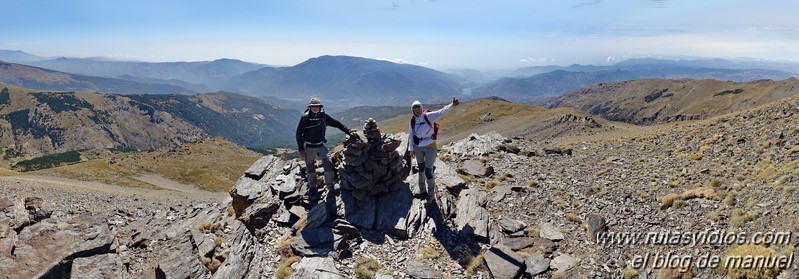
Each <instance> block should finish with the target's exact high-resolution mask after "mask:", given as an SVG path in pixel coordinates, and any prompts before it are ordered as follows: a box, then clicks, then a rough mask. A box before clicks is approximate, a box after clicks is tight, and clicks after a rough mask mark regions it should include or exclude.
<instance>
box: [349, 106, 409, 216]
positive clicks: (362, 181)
mask: <svg viewBox="0 0 799 279" xmlns="http://www.w3.org/2000/svg"><path fill="white" fill-rule="evenodd" d="M363 133H364V135H365V136H366V142H364V141H363V140H362V139H361V138H360V137H350V138H349V139H347V141H346V142H345V143H344V145H345V147H344V150H343V151H342V152H341V153H340V154H342V155H341V156H342V159H341V164H340V165H339V167H338V173H339V177H341V182H340V184H341V188H342V189H344V190H350V191H352V194H353V196H355V198H357V199H358V200H364V199H366V198H367V197H369V196H374V195H376V194H379V193H382V192H387V191H388V189H389V187H388V186H390V185H392V184H394V183H396V182H397V181H401V180H404V179H405V177H403V176H404V175H403V174H404V173H406V172H404V171H403V168H405V167H408V166H403V165H402V157H401V156H400V154H399V153H398V152H397V147H399V146H400V145H401V144H402V140H401V139H399V138H398V137H396V136H392V135H383V134H381V133H380V129H379V127H377V123H375V121H374V119H372V118H369V120H367V121H366V124H364V127H363Z"/></svg>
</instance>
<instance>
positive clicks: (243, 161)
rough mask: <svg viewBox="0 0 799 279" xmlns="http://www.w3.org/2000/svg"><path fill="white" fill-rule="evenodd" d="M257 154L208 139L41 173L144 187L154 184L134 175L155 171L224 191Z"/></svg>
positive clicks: (153, 186) (184, 181)
mask: <svg viewBox="0 0 799 279" xmlns="http://www.w3.org/2000/svg"><path fill="white" fill-rule="evenodd" d="M260 157H261V156H259V155H258V154H256V153H254V152H251V151H248V150H246V149H244V148H242V147H240V146H238V145H236V144H234V143H232V142H230V141H227V140H225V139H221V138H212V139H208V140H204V141H201V142H197V143H188V144H184V145H181V146H179V147H174V148H169V149H163V150H159V151H153V152H144V153H133V154H131V153H121V154H116V155H113V156H111V157H108V158H100V159H95V160H90V161H87V162H83V163H80V164H74V165H69V166H62V167H59V168H53V169H48V170H44V171H42V172H43V173H45V174H56V175H60V176H65V177H69V178H73V179H78V180H86V181H101V182H104V183H109V184H116V185H124V186H132V187H144V188H158V187H157V186H155V185H152V184H150V183H147V182H144V181H141V180H139V179H138V178H139V177H140V176H142V175H147V174H156V175H159V176H161V177H164V178H167V179H171V180H174V181H177V182H180V183H184V184H189V185H196V186H198V187H199V188H201V189H204V190H208V191H228V190H230V188H231V187H233V184H234V183H235V182H236V180H238V178H239V177H240V176H241V174H242V173H243V172H244V171H245V170H246V169H247V168H249V166H250V165H251V164H252V163H253V162H255V161H256V160H258V159H259V158H260Z"/></svg>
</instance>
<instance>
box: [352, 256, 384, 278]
mask: <svg viewBox="0 0 799 279" xmlns="http://www.w3.org/2000/svg"><path fill="white" fill-rule="evenodd" d="M354 269H355V277H356V278H359V279H368V278H372V277H373V276H374V275H375V272H377V271H378V270H380V262H378V261H377V260H375V259H372V258H359V259H357V260H355V267H354Z"/></svg>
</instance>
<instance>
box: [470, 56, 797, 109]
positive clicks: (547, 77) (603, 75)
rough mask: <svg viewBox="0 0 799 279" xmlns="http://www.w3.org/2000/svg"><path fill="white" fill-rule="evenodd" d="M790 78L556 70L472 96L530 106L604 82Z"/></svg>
mask: <svg viewBox="0 0 799 279" xmlns="http://www.w3.org/2000/svg"><path fill="white" fill-rule="evenodd" d="M789 77H791V74H790V73H788V72H783V71H777V70H763V69H710V68H691V67H669V66H657V65H655V66H653V65H635V66H630V67H624V68H612V69H608V70H599V71H591V72H572V71H567V70H556V71H553V72H548V73H542V74H537V75H533V76H530V77H526V78H502V79H499V80H496V81H493V82H489V83H487V84H485V85H482V86H480V87H478V88H476V89H475V90H474V91H473V95H474V96H492V95H497V96H502V97H505V98H507V99H509V100H513V101H518V102H533V101H536V100H540V99H543V98H547V97H554V96H559V95H561V94H563V93H566V92H568V91H571V90H575V89H578V88H582V87H586V86H591V85H594V84H598V83H603V82H616V81H624V80H636V79H644V78H663V79H683V78H692V79H717V80H732V81H752V80H760V79H773V80H782V79H786V78H789Z"/></svg>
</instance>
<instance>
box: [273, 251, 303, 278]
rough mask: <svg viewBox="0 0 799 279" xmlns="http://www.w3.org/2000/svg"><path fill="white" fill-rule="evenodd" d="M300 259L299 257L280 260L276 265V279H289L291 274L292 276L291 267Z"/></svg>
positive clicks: (292, 270)
mask: <svg viewBox="0 0 799 279" xmlns="http://www.w3.org/2000/svg"><path fill="white" fill-rule="evenodd" d="M301 259H302V258H300V257H299V256H293V257H288V258H283V260H281V261H280V262H279V263H278V264H277V266H278V268H277V278H278V279H286V278H289V277H290V276H291V274H294V269H293V268H291V265H292V264H294V263H296V262H299V261H300V260H301Z"/></svg>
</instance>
